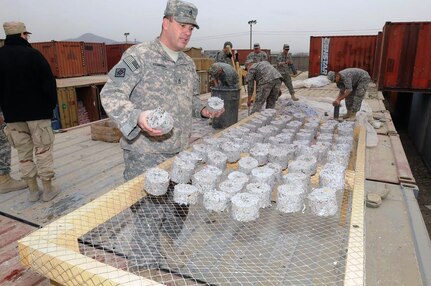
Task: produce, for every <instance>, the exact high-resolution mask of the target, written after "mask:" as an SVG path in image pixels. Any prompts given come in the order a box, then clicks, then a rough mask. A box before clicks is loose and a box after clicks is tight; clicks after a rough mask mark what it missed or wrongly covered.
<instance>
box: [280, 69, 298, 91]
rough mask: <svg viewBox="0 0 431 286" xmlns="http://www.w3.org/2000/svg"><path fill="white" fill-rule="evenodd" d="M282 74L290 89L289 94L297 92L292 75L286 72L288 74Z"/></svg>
mask: <svg viewBox="0 0 431 286" xmlns="http://www.w3.org/2000/svg"><path fill="white" fill-rule="evenodd" d="M282 76H283V79H282V81H283V82H284V84H285V85H286V87H287V89H288V90H289V94H290V95H293V94H295V90H294V89H293V85H292V78H291V77H290V74H288V73H286V74H282Z"/></svg>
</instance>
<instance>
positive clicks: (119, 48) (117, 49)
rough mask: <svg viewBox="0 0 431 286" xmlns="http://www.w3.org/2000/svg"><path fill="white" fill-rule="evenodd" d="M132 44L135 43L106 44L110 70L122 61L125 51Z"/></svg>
mask: <svg viewBox="0 0 431 286" xmlns="http://www.w3.org/2000/svg"><path fill="white" fill-rule="evenodd" d="M131 46H133V44H114V45H106V58H107V63H108V71H110V70H111V69H112V68H113V67H114V66H115V65H116V64H117V63H118V62H119V61H120V59H121V56H122V55H123V53H124V52H125V51H126V50H127V49H128V48H129V47H131Z"/></svg>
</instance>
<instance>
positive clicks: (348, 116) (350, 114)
mask: <svg viewBox="0 0 431 286" xmlns="http://www.w3.org/2000/svg"><path fill="white" fill-rule="evenodd" d="M352 113H353V112H352V111H351V110H347V113H346V114H344V115H343V119H348V118H350V117H352ZM355 115H356V113H355Z"/></svg>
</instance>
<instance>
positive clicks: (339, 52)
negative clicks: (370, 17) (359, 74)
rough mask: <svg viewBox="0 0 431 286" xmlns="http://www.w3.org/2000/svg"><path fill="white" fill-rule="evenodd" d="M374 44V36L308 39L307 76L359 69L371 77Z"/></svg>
mask: <svg viewBox="0 0 431 286" xmlns="http://www.w3.org/2000/svg"><path fill="white" fill-rule="evenodd" d="M376 42H377V36H376V35H374V36H372V35H366V36H321V37H310V62H309V66H308V76H309V77H315V76H319V75H326V74H327V73H328V72H329V71H336V72H337V71H340V70H342V69H345V68H361V69H364V70H366V71H367V72H368V73H369V74H370V76H371V77H373V74H374V56H375V50H376Z"/></svg>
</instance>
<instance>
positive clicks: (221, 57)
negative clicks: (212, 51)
mask: <svg viewBox="0 0 431 286" xmlns="http://www.w3.org/2000/svg"><path fill="white" fill-rule="evenodd" d="M232 57H233V55H232ZM215 62H216V63H226V64H229V65H232V59H230V58H228V57H227V55H226V53H225V52H224V51H223V50H222V51H219V52H218V53H217V56H216V58H215Z"/></svg>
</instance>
